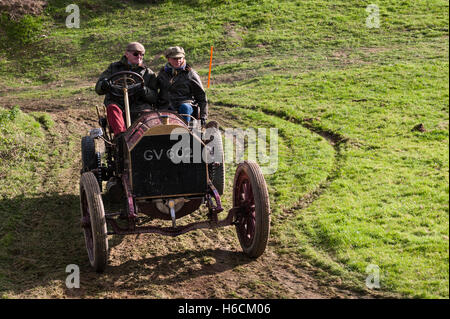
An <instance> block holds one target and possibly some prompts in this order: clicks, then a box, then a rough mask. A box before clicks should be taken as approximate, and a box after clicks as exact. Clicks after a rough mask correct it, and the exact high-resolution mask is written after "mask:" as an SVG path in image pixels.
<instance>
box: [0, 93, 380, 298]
mask: <svg viewBox="0 0 450 319" xmlns="http://www.w3.org/2000/svg"><path fill="white" fill-rule="evenodd" d="M101 101H102V99H101V98H99V97H98V96H95V94H92V96H89V95H86V96H82V97H81V98H77V99H73V98H60V99H47V100H45V101H43V100H40V99H21V100H20V101H15V100H14V99H13V98H12V97H11V95H8V94H3V96H0V105H2V106H4V107H12V106H13V105H16V104H17V105H19V106H20V108H21V109H22V110H23V111H26V112H30V111H46V112H49V113H50V114H51V116H52V118H53V119H54V120H55V122H56V127H55V130H56V131H57V132H58V134H57V136H54V137H52V138H51V139H49V142H50V143H51V144H52V147H59V148H70V145H73V146H72V148H73V151H72V152H73V153H70V154H69V155H68V156H69V157H71V163H70V165H69V167H68V168H67V169H66V170H65V171H64V173H63V175H62V176H53V175H52V174H51V167H52V165H55V164H56V163H48V165H49V173H48V176H45V178H44V184H43V186H42V188H43V190H44V191H43V193H42V196H41V197H40V198H33V199H29V201H30V202H31V203H28V204H30V205H32V206H35V207H36V208H35V211H33V221H31V223H30V225H29V227H27V228H25V230H24V232H23V233H22V234H21V235H20V240H21V241H22V243H21V246H20V247H21V251H20V252H17V256H16V259H15V260H16V261H15V265H12V267H11V269H10V273H9V274H7V275H8V276H10V277H11V278H15V281H16V284H15V285H14V287H12V288H11V289H9V291H8V297H10V298H104V297H106V298H244V299H249V298H262V299H267V298H271V299H272V298H275V299H278V298H290V299H304V298H315V299H321V298H377V297H379V295H377V294H376V293H374V292H371V291H351V290H347V289H345V288H343V287H342V285H340V283H339V282H330V281H329V280H328V281H327V280H324V278H323V276H320V274H323V271H321V270H320V269H317V268H315V267H313V266H311V265H309V264H308V263H307V262H305V261H304V260H302V259H301V258H300V257H299V256H297V254H296V253H295V252H294V250H293V249H292V248H289V247H283V251H284V253H283V254H281V255H280V254H278V253H277V251H279V249H278V250H277V248H279V247H280V245H281V243H280V242H279V240H278V239H277V238H273V237H270V238H269V244H268V247H267V249H266V251H265V253H264V254H263V256H261V257H260V258H258V259H257V260H253V259H250V258H248V257H246V256H245V255H244V254H243V253H242V252H241V248H240V245H239V242H238V239H237V237H236V233H235V230H234V227H227V228H220V229H213V230H197V231H194V232H190V233H187V234H185V235H181V236H179V237H175V238H171V237H165V236H161V235H157V234H142V235H139V236H136V235H130V236H109V245H110V257H109V265H108V266H107V268H106V271H105V272H104V273H103V274H97V273H95V272H94V271H93V270H92V269H91V267H90V265H89V262H88V257H87V253H86V249H85V247H84V238H83V234H82V231H81V227H80V217H79V216H80V213H79V199H78V189H79V188H78V187H79V186H78V183H79V176H80V175H79V171H80V167H81V164H80V158H81V155H80V143H79V141H80V139H81V136H82V135H84V134H86V133H87V132H88V130H89V129H90V128H93V127H96V125H97V124H96V112H95V107H94V105H95V104H99V105H100V103H101ZM210 110H211V112H210V119H217V120H218V122H219V124H223V125H224V124H225V123H224V121H225V122H227V121H231V119H229V118H227V112H226V106H215V105H213V104H212V105H211V107H210ZM227 125H229V123H228V124H227ZM299 125H301V123H299ZM68 135H70V136H73V137H74V138H73V139H72V143H69V142H68V141H67V139H66V138H65V136H68ZM324 138H325V137H324ZM329 142H330V143H334V142H336V141H334V142H333V139H332V138H330V140H329ZM334 146H335V145H334ZM68 152H69V151H68ZM227 178H228V179H229V178H230V177H228V176H227ZM325 183H326V182H325ZM230 185H231V182H229V181H228V182H227V188H230ZM324 187H326V185H318V188H317V190H316V192H315V193H312V194H307V195H306V196H305V197H304V199H303V201H302V200H301V201H300V202H299V205H298V206H297V207H296V208H295V209H291V210H290V211H286V212H284V214H285V216H283V218H280V219H278V220H279V221H280V222H281V221H282V220H286V219H289V218H293V216H294V214H297V213H299V212H301V210H302V209H304V208H305V207H307V206H308V205H310V204H311V203H312V202H313V201H314V200H315V199H317V198H318V197H319V196H320V194H321V192H322V190H321V189H323V188H324ZM224 195H225V197H227V196H228V197H230V189H228V190H227V191H226V194H224ZM11 200H14V199H11ZM228 202H229V201H228ZM225 208H226V209H229V208H231V207H225ZM205 213H206V210H205V209H202V210H200V211H199V212H196V213H194V214H193V215H191V216H188V217H185V218H183V219H186V221H185V222H186V223H189V222H192V221H196V220H201V219H203V218H204V216H205ZM274 226H276V225H273V224H272V225H271V227H274ZM68 264H76V265H79V267H80V274H81V281H80V288H78V289H68V288H66V286H65V280H66V276H67V273H66V272H65V267H66V265H68Z"/></svg>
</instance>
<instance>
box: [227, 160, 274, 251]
mask: <svg viewBox="0 0 450 319" xmlns="http://www.w3.org/2000/svg"><path fill="white" fill-rule="evenodd" d="M233 207H239V208H240V210H239V212H238V213H237V216H236V217H237V218H236V233H237V236H238V238H239V242H240V244H241V247H242V249H243V251H244V253H245V254H247V255H248V256H249V257H252V258H257V257H259V256H261V255H262V254H263V253H264V250H265V249H266V246H267V242H268V239H269V232H270V202H269V193H268V191H267V185H266V181H265V179H264V176H263V174H262V172H261V169H260V167H259V166H258V164H256V163H255V162H251V161H245V162H243V163H241V164H239V166H238V167H237V169H236V174H235V176H234V188H233Z"/></svg>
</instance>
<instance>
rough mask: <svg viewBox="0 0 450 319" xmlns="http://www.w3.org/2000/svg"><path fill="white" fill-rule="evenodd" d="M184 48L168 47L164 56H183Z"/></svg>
mask: <svg viewBox="0 0 450 319" xmlns="http://www.w3.org/2000/svg"><path fill="white" fill-rule="evenodd" d="M184 57H185V55H184V49H183V48H182V47H170V48H168V49H167V50H166V58H184Z"/></svg>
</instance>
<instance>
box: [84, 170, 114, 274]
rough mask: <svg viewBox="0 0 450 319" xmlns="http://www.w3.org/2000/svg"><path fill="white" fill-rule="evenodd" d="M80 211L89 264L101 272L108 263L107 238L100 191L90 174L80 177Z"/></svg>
mask: <svg viewBox="0 0 450 319" xmlns="http://www.w3.org/2000/svg"><path fill="white" fill-rule="evenodd" d="M80 209H81V227H82V228H83V232H84V239H85V242H86V249H87V253H88V257H89V262H90V264H91V266H92V267H93V268H94V269H95V271H96V272H103V271H104V270H105V268H106V264H107V262H108V236H107V228H106V218H105V210H104V207H103V201H102V196H101V191H100V188H99V186H98V182H97V178H96V177H95V175H94V174H93V173H92V172H86V173H83V175H81V180H80Z"/></svg>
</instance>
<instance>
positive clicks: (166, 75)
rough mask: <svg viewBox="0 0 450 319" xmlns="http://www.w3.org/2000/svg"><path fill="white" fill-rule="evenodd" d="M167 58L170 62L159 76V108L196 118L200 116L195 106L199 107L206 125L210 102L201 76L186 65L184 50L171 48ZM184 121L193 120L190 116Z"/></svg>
mask: <svg viewBox="0 0 450 319" xmlns="http://www.w3.org/2000/svg"><path fill="white" fill-rule="evenodd" d="M165 56H166V58H167V60H168V62H167V64H166V65H165V66H164V67H162V68H161V70H160V71H159V73H158V76H157V82H158V88H159V94H158V107H159V108H160V109H169V110H173V111H177V112H178V114H189V115H193V116H194V117H196V116H197V115H198V114H196V110H194V107H193V106H194V105H198V107H199V108H200V114H199V115H200V120H201V123H202V125H204V124H205V123H206V120H207V118H208V102H207V99H206V93H205V90H204V89H203V85H202V82H201V80H200V76H199V75H198V74H197V72H196V71H195V70H194V69H193V68H192V67H191V66H190V65H189V64H187V63H186V60H185V54H184V49H183V48H181V47H178V46H176V47H170V48H168V49H167V50H166V52H165ZM184 119H185V120H186V122H188V123H189V121H190V120H191V118H190V117H189V116H184Z"/></svg>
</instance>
